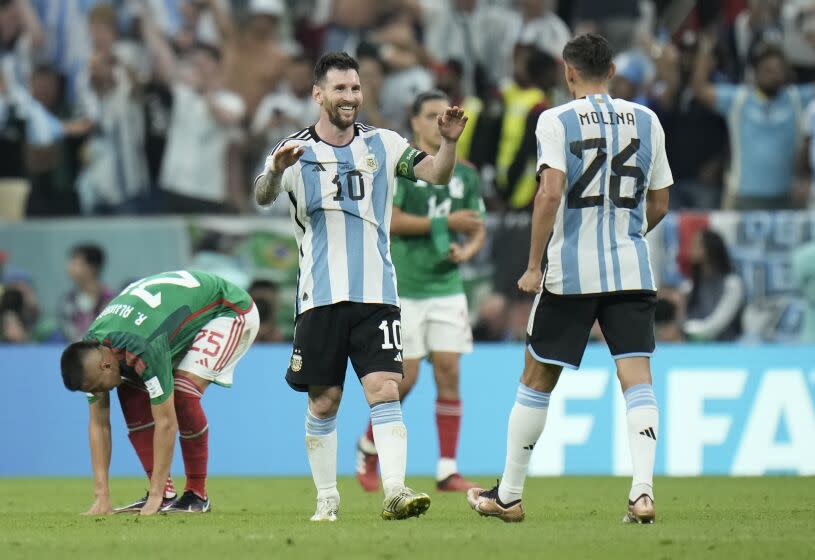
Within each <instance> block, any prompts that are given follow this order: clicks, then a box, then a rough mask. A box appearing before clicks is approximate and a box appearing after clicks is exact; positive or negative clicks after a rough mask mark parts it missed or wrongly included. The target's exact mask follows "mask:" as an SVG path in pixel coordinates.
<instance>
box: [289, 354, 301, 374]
mask: <svg viewBox="0 0 815 560" xmlns="http://www.w3.org/2000/svg"><path fill="white" fill-rule="evenodd" d="M289 369H291V370H292V372H293V373H297V372H298V371H300V370H301V369H303V356H301V355H300V354H298V353H296V352H295V353H294V354H292V355H291V362H290V363H289Z"/></svg>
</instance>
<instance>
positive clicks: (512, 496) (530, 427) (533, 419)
mask: <svg viewBox="0 0 815 560" xmlns="http://www.w3.org/2000/svg"><path fill="white" fill-rule="evenodd" d="M550 396H551V393H542V392H540V391H535V390H534V389H530V388H529V387H527V386H526V385H523V384H521V385H519V386H518V392H517V394H516V396H515V405H514V406H513V407H512V412H510V413H509V426H508V428H507V458H506V463H505V464H504V475H503V476H502V477H501V483H500V484H499V485H498V498H499V500H501V502H502V503H503V504H505V505H506V504H510V503H512V502H514V501H515V500H520V499H521V494H522V493H523V490H524V482H525V481H526V472H527V470H528V469H529V459H530V458H531V457H532V450H533V449H534V448H535V444H536V443H537V442H538V438H540V435H541V433H542V432H543V427H544V426H545V425H546V413H547V412H548V410H549V397H550Z"/></svg>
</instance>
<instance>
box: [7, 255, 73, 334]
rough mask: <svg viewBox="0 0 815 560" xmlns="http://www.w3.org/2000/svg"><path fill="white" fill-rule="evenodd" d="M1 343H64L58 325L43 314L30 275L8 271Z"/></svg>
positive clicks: (19, 271)
mask: <svg viewBox="0 0 815 560" xmlns="http://www.w3.org/2000/svg"><path fill="white" fill-rule="evenodd" d="M0 341H3V342H13V343H24V342H62V341H63V338H62V336H61V334H60V332H59V329H58V328H57V325H56V322H55V321H53V320H50V319H47V318H45V317H42V315H41V314H40V306H39V302H38V301H37V294H36V293H35V292H34V286H33V285H32V278H31V275H30V274H28V273H27V272H24V271H21V270H17V271H9V270H7V271H6V273H5V276H4V278H3V293H2V296H0Z"/></svg>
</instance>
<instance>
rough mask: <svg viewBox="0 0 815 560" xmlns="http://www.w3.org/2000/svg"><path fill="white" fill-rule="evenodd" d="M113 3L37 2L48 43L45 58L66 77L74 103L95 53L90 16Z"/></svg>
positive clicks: (92, 0) (91, 0) (96, 0)
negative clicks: (92, 49) (102, 6)
mask: <svg viewBox="0 0 815 560" xmlns="http://www.w3.org/2000/svg"><path fill="white" fill-rule="evenodd" d="M109 3H110V2H109V0H34V7H35V8H36V12H37V15H38V16H39V21H40V22H41V24H42V28H43V30H44V35H45V41H44V43H45V44H44V47H43V49H42V51H43V52H42V55H43V56H44V57H45V60H46V61H48V62H50V63H51V64H53V65H54V66H56V68H57V69H59V71H60V72H61V73H62V74H63V75H64V76H65V77H66V80H67V84H68V88H67V90H68V97H69V99H71V100H73V99H74V96H75V94H76V91H77V87H78V81H79V76H80V74H81V72H82V71H83V69H85V67H86V64H87V62H88V56H89V55H90V51H91V34H90V32H89V29H88V22H87V16H88V14H89V13H90V12H91V10H93V9H94V8H95V7H96V6H98V5H102V4H109Z"/></svg>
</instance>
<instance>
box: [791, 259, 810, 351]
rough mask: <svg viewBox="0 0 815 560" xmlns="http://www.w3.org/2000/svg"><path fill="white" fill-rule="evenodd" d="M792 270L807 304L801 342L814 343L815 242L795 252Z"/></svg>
mask: <svg viewBox="0 0 815 560" xmlns="http://www.w3.org/2000/svg"><path fill="white" fill-rule="evenodd" d="M792 272H793V275H794V277H795V282H796V284H797V287H798V290H799V291H800V292H801V295H802V296H804V302H805V304H806V311H805V315H804V327H803V329H802V331H801V342H805V343H809V344H812V343H815V243H809V244H807V245H804V246H803V247H800V248H799V249H797V250H796V251H795V252H794V253H793V257H792Z"/></svg>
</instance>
